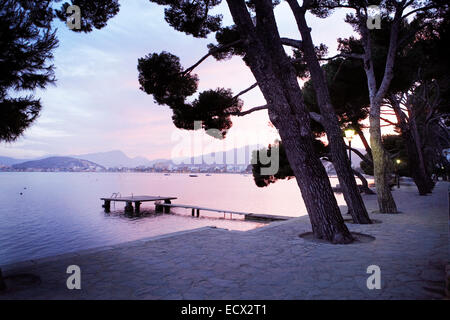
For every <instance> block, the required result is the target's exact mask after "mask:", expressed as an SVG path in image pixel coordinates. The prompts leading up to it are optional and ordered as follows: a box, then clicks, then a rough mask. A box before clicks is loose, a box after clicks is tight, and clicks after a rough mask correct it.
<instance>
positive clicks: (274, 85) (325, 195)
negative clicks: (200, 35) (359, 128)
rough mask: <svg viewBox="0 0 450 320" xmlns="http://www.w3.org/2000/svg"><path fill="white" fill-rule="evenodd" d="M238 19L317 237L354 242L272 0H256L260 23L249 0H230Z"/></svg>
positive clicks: (247, 59) (249, 61)
mask: <svg viewBox="0 0 450 320" xmlns="http://www.w3.org/2000/svg"><path fill="white" fill-rule="evenodd" d="M227 3H228V7H229V8H230V12H231V15H232V17H233V20H234V23H235V24H236V26H237V28H238V30H239V32H240V35H241V37H242V38H244V39H245V40H244V42H245V48H246V55H245V57H244V61H245V62H246V64H247V65H248V66H249V67H250V69H251V71H252V73H253V75H254V76H255V78H256V80H257V82H258V84H259V87H260V89H261V91H262V93H263V95H264V98H265V99H266V101H267V105H268V106H269V117H270V120H271V121H272V123H273V124H274V125H275V127H276V128H277V129H278V131H279V133H280V137H281V139H282V141H283V144H284V145H285V148H286V155H287V158H288V160H289V163H290V165H291V168H292V171H293V173H294V175H295V177H296V180H297V184H298V186H299V188H300V191H301V193H302V196H303V199H304V202H305V206H306V209H307V211H308V215H309V218H310V221H311V226H312V231H313V234H314V236H315V237H316V238H318V239H324V240H327V241H330V242H332V243H349V242H352V241H353V237H352V235H351V234H350V232H349V230H348V228H347V226H346V225H345V223H344V221H343V218H342V216H341V214H340V210H339V207H338V205H337V202H336V199H335V197H334V194H333V191H332V189H331V184H330V181H329V179H328V176H327V174H326V171H325V168H324V167H323V165H322V163H321V161H320V159H319V157H318V156H317V155H316V154H315V152H314V148H313V136H312V132H311V129H310V126H309V124H310V118H309V114H308V112H307V110H306V106H305V104H304V102H303V97H302V94H301V90H300V87H299V85H298V82H297V77H296V73H295V70H294V68H293V67H292V65H291V63H290V61H289V59H288V57H287V55H286V53H285V52H284V49H283V46H282V42H281V39H280V36H279V34H278V29H277V26H276V22H275V17H274V15H273V7H272V2H271V1H270V0H256V1H255V6H256V26H255V25H254V23H253V21H252V19H251V17H250V15H249V12H248V10H247V7H246V4H245V1H244V0H227Z"/></svg>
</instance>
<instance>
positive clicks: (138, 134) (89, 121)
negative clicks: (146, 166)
mask: <svg viewBox="0 0 450 320" xmlns="http://www.w3.org/2000/svg"><path fill="white" fill-rule="evenodd" d="M163 11H164V8H163V7H161V6H158V5H155V4H153V3H150V2H149V1H147V0H127V1H122V2H121V9H120V12H119V14H118V15H117V16H116V17H114V18H113V19H111V20H110V21H109V22H108V25H107V27H105V28H103V29H102V30H94V31H93V32H91V33H89V34H84V33H81V34H79V33H74V32H71V31H69V30H68V29H67V27H66V26H65V24H64V23H61V22H55V24H56V26H57V28H58V32H57V34H58V38H59V41H60V45H59V48H58V49H56V50H55V59H54V64H55V66H56V78H57V83H56V86H50V87H48V88H47V89H46V90H44V91H38V92H36V95H37V96H38V97H40V98H41V100H42V104H43V110H42V113H41V116H40V118H39V119H38V120H37V121H36V122H35V124H34V125H33V126H32V127H31V128H30V129H28V130H27V131H26V132H25V134H24V136H23V137H22V138H20V139H19V140H17V141H16V142H14V143H11V144H5V143H2V144H0V155H2V156H10V157H16V158H31V157H38V156H45V155H70V154H82V153H90V152H102V151H110V150H122V151H124V152H125V153H126V154H127V155H129V156H131V157H134V156H145V157H147V158H149V159H155V158H168V157H170V155H171V150H172V149H173V148H174V144H176V143H177V140H174V136H176V135H192V132H188V131H182V130H179V129H176V128H175V126H174V125H173V123H172V120H171V116H172V112H171V110H170V109H169V108H168V107H165V106H158V105H156V104H155V103H154V102H153V98H152V97H151V96H149V95H147V94H145V93H144V92H142V91H141V90H139V83H138V80H137V79H138V72H137V68H136V66H137V59H138V58H141V57H143V56H144V55H146V54H148V53H153V52H157V53H159V52H161V51H163V50H164V51H169V52H171V53H173V54H175V55H178V56H179V57H180V59H181V63H182V64H183V66H184V67H188V66H190V65H191V64H193V63H194V62H195V61H196V60H198V58H200V57H201V56H202V55H204V54H205V53H206V45H207V44H208V43H211V42H214V36H213V35H210V36H209V38H208V39H195V38H193V37H191V36H186V35H185V34H184V33H180V32H177V31H175V30H173V29H172V28H171V27H170V26H169V25H168V24H167V23H166V22H165V21H164V14H163ZM215 11H216V12H217V11H220V13H222V14H223V15H224V21H223V24H224V25H230V24H232V20H231V17H230V15H229V13H228V8H227V6H226V3H225V2H224V3H223V4H222V5H220V7H219V8H217V9H216V10H215ZM276 15H277V20H278V24H279V30H280V33H281V35H282V36H286V37H291V38H295V39H300V36H299V33H298V31H297V28H296V25H295V21H294V19H293V16H292V14H291V13H290V10H289V9H288V7H287V4H286V3H285V2H283V3H282V4H281V5H279V6H278V7H277V8H276ZM309 18H310V19H309V23H310V26H311V27H312V33H313V38H314V41H315V44H316V45H318V44H319V43H321V42H322V43H325V44H326V45H327V46H328V47H329V49H330V50H329V51H330V52H329V54H330V55H333V54H334V53H335V50H336V46H337V43H336V39H337V38H338V37H347V36H349V35H350V34H351V33H352V29H351V27H350V26H349V25H347V24H346V23H345V22H344V21H343V18H344V13H343V12H340V13H336V14H334V15H333V16H331V17H330V18H327V19H326V20H320V19H316V18H313V17H312V16H309ZM195 72H196V73H197V74H198V75H199V78H200V84H199V90H200V91H201V90H205V89H211V88H216V87H225V88H231V89H232V90H233V92H235V93H237V92H239V91H241V90H242V89H245V88H247V87H248V86H250V85H251V84H253V83H254V82H255V81H254V78H253V76H252V74H251V72H250V70H249V69H247V68H246V67H245V65H244V64H243V62H242V61H241V59H240V58H233V59H231V60H229V61H222V62H217V61H215V60H214V59H213V58H209V59H208V60H207V61H206V62H204V63H203V64H202V65H201V66H200V67H198V68H197V69H196V70H195ZM243 100H244V101H245V105H244V110H245V109H248V108H251V107H254V106H259V105H262V104H265V102H264V99H263V98H262V95H261V93H260V92H259V90H258V89H254V90H253V91H251V92H249V93H247V94H246V95H245V96H243ZM268 122H269V119H268V116H267V112H266V111H259V112H256V113H253V114H251V115H248V116H246V117H244V118H236V117H235V118H233V123H234V124H233V127H232V129H231V130H230V131H229V133H228V137H227V139H226V140H227V141H225V142H223V141H221V142H219V141H213V138H210V137H208V136H206V135H205V134H204V133H197V134H199V135H201V136H202V138H203V139H204V143H205V144H208V145H209V147H210V148H211V146H212V145H211V144H213V148H216V149H221V148H225V149H231V148H233V147H239V146H243V145H247V144H256V143H257V142H259V143H262V144H268V143H270V142H271V141H273V140H274V139H275V138H276V137H277V134H276V132H275V130H274V129H273V128H270V127H269V126H268ZM354 145H356V146H358V147H359V146H362V145H361V143H360V141H359V138H356V139H354Z"/></svg>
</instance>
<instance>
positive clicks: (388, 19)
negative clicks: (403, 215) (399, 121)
mask: <svg viewBox="0 0 450 320" xmlns="http://www.w3.org/2000/svg"><path fill="white" fill-rule="evenodd" d="M314 3H315V4H316V9H317V12H316V14H317V15H318V16H321V17H326V16H327V15H328V14H330V13H331V12H332V11H333V10H335V9H337V8H345V9H346V10H348V9H351V10H352V12H351V13H349V14H347V16H346V21H347V22H348V23H349V24H350V25H352V27H353V28H354V30H355V31H356V32H358V33H359V35H360V37H361V38H360V40H361V44H362V47H360V49H359V50H356V51H354V50H342V51H341V56H345V57H351V58H356V59H360V60H362V61H363V67H364V71H365V73H366V78H367V85H368V92H369V99H370V111H369V122H370V145H371V149H372V157H373V161H374V175H375V184H376V188H377V199H378V206H379V210H380V212H382V213H396V212H397V206H396V204H395V201H394V198H393V197H392V194H391V191H390V188H389V185H388V181H389V174H390V172H389V170H388V168H389V167H390V166H389V164H388V162H390V159H389V157H388V155H387V153H386V151H385V150H384V148H383V145H382V139H381V124H380V122H381V119H380V116H381V114H380V110H381V106H382V104H383V101H384V99H385V98H386V96H387V94H388V92H389V87H390V85H391V82H392V80H393V78H394V66H395V63H396V56H397V54H398V52H399V48H400V47H401V45H402V44H403V41H405V37H404V36H405V35H402V32H403V31H404V25H405V24H406V21H407V19H408V17H414V15H421V14H424V15H427V14H429V13H430V12H431V13H433V12H435V11H436V10H437V9H438V8H441V7H442V6H445V2H443V1H440V0H439V1H419V0H411V1H409V0H401V1H394V0H385V1H374V2H371V1H353V0H351V1H350V0H349V1H345V0H343V1H341V0H326V1H320V2H314ZM373 4H375V5H378V7H379V8H380V10H381V12H380V15H381V17H383V22H382V24H383V23H384V24H383V26H384V28H385V27H386V23H388V24H387V26H388V28H389V45H388V50H387V51H386V59H385V61H384V63H383V68H382V69H381V70H383V72H382V76H381V77H378V75H377V73H376V68H375V56H376V54H377V52H376V48H375V47H374V46H373V36H374V34H376V33H377V32H378V31H380V30H377V29H375V30H372V29H369V24H368V23H367V21H368V18H370V8H369V6H370V5H373ZM417 31H418V30H415V32H417ZM382 32H383V31H382ZM406 38H410V37H409V35H406ZM350 40H351V39H350ZM350 42H351V41H350ZM349 48H351V46H349V47H347V48H346V49H349ZM341 49H342V48H341ZM351 49H354V48H351Z"/></svg>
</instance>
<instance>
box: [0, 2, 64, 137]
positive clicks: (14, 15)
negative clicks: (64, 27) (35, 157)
mask: <svg viewBox="0 0 450 320" xmlns="http://www.w3.org/2000/svg"><path fill="white" fill-rule="evenodd" d="M52 18H53V17H52V10H51V8H50V1H42V2H40V3H38V4H37V3H35V1H6V0H0V69H1V70H2V72H1V78H0V141H7V142H11V141H14V140H16V139H17V138H18V137H19V136H20V135H21V134H22V132H23V131H24V130H25V129H26V128H27V127H28V126H29V125H30V124H31V123H32V122H33V121H34V120H35V119H36V118H37V116H38V115H39V112H40V110H41V108H42V105H41V102H40V100H39V99H36V98H35V97H34V96H33V95H32V94H26V95H25V96H22V97H18V95H19V94H20V93H22V92H24V91H25V92H26V91H31V90H34V89H35V88H45V86H46V85H47V84H50V83H53V82H54V81H55V78H54V73H53V65H51V64H48V61H49V60H51V59H52V58H53V54H52V50H53V49H54V48H56V46H57V44H58V41H57V39H56V37H55V33H54V31H53V30H52V28H51V21H52Z"/></svg>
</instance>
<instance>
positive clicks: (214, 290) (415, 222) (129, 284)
mask: <svg viewBox="0 0 450 320" xmlns="http://www.w3.org/2000/svg"><path fill="white" fill-rule="evenodd" d="M448 186H449V184H448V183H443V182H441V183H439V184H438V185H437V186H436V188H435V191H434V192H433V194H432V195H431V196H426V197H420V196H418V194H417V192H416V190H415V188H414V187H402V188H401V189H400V190H397V189H395V191H394V196H395V198H396V201H397V204H398V207H399V210H401V211H402V213H401V214H397V215H383V214H376V213H373V212H374V211H375V210H376V197H375V196H364V198H365V202H366V204H367V207H368V210H369V212H372V213H371V217H372V218H374V219H377V220H380V221H381V222H382V223H379V224H373V225H354V224H349V228H350V230H351V231H354V232H361V233H365V234H369V235H372V236H374V237H375V238H376V240H375V241H372V242H369V243H358V244H352V245H331V244H322V243H317V242H310V241H307V240H303V239H302V238H299V237H298V235H299V234H301V233H303V232H307V231H310V225H309V220H308V218H307V216H306V217H301V218H296V219H293V220H290V221H287V222H277V223H272V224H270V225H268V226H267V227H263V228H260V229H255V230H252V231H247V232H238V231H227V230H223V229H215V228H202V229H199V230H194V231H188V232H181V233H178V234H175V235H170V236H163V237H158V238H153V239H144V240H139V241H133V242H128V243H124V244H121V245H117V246H113V247H105V248H99V249H94V250H87V251H83V252H79V253H77V254H67V255H63V256H58V257H51V258H46V259H41V260H37V261H31V262H30V261H29V262H24V263H19V264H13V265H9V266H4V267H3V268H2V269H3V270H4V274H5V275H6V276H7V275H10V274H14V273H22V272H24V273H34V274H37V275H39V276H40V277H41V279H42V283H41V284H40V285H35V286H33V287H29V288H22V289H15V290H14V289H12V290H10V291H9V292H6V293H3V294H0V299H19V298H20V299H37V298H38V299H442V297H443V296H442V294H443V288H444V269H445V264H446V263H448V261H449V234H448V226H449V225H448V221H449V220H448V207H447V201H448V200H447V192H448ZM73 264H75V265H78V266H80V268H81V286H82V288H81V290H68V289H67V287H66V279H67V277H68V276H69V275H68V274H66V269H67V266H69V265H73ZM369 265H378V266H379V267H380V268H381V286H382V287H381V289H380V290H368V289H367V286H366V281H367V278H368V277H369V276H370V275H369V274H367V273H366V269H367V267H368V266H369Z"/></svg>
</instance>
